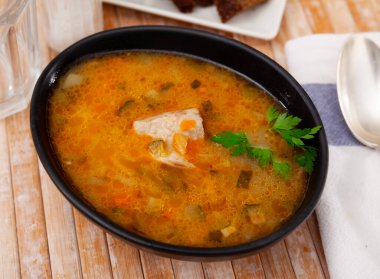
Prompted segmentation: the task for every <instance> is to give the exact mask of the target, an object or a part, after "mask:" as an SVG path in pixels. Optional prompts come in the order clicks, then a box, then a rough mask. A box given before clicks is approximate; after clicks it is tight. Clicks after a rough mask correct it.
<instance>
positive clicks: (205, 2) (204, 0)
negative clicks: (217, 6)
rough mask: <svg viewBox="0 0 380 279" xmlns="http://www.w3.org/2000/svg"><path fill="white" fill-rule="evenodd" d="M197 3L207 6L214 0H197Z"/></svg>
mask: <svg viewBox="0 0 380 279" xmlns="http://www.w3.org/2000/svg"><path fill="white" fill-rule="evenodd" d="M195 3H196V4H197V5H199V6H202V7H206V6H211V5H212V4H214V0H195Z"/></svg>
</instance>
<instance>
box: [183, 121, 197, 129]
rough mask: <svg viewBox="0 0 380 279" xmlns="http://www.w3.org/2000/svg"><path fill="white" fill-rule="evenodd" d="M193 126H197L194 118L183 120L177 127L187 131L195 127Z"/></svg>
mask: <svg viewBox="0 0 380 279" xmlns="http://www.w3.org/2000/svg"><path fill="white" fill-rule="evenodd" d="M195 126H197V123H196V122H195V120H192V119H189V120H183V121H182V122H181V124H180V126H179V128H180V129H181V131H187V130H190V129H193V128H195Z"/></svg>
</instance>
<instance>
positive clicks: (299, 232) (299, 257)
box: [285, 224, 325, 278]
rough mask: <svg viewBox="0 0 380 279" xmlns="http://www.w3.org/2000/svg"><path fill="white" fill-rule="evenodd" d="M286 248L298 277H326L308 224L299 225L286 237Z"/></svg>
mask: <svg viewBox="0 0 380 279" xmlns="http://www.w3.org/2000/svg"><path fill="white" fill-rule="evenodd" d="M285 244H286V248H287V250H288V254H289V257H290V260H291V262H292V266H293V270H294V273H295V274H296V277H297V278H308V276H309V275H310V274H313V278H324V277H325V276H324V273H323V270H322V267H321V264H320V263H319V258H318V254H317V252H316V249H315V246H314V243H313V239H312V238H311V236H310V231H309V228H308V226H307V224H302V225H301V226H299V227H298V228H297V229H296V230H295V231H294V232H293V233H292V234H290V235H289V236H288V237H287V238H286V239H285Z"/></svg>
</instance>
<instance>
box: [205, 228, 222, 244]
mask: <svg viewBox="0 0 380 279" xmlns="http://www.w3.org/2000/svg"><path fill="white" fill-rule="evenodd" d="M208 239H209V240H210V241H216V242H222V239H223V234H222V233H221V231H212V232H209V234H208Z"/></svg>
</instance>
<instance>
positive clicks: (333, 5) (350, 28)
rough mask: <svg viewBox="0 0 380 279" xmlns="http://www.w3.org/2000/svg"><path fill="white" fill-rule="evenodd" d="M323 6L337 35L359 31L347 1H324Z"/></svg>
mask: <svg viewBox="0 0 380 279" xmlns="http://www.w3.org/2000/svg"><path fill="white" fill-rule="evenodd" d="M323 5H324V7H325V8H326V11H327V14H328V15H329V21H330V23H331V26H332V27H333V29H334V32H335V33H349V32H357V31H358V28H357V26H356V24H355V21H354V19H353V17H352V14H351V11H350V9H349V7H348V4H347V1H346V0H334V1H331V0H323Z"/></svg>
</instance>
